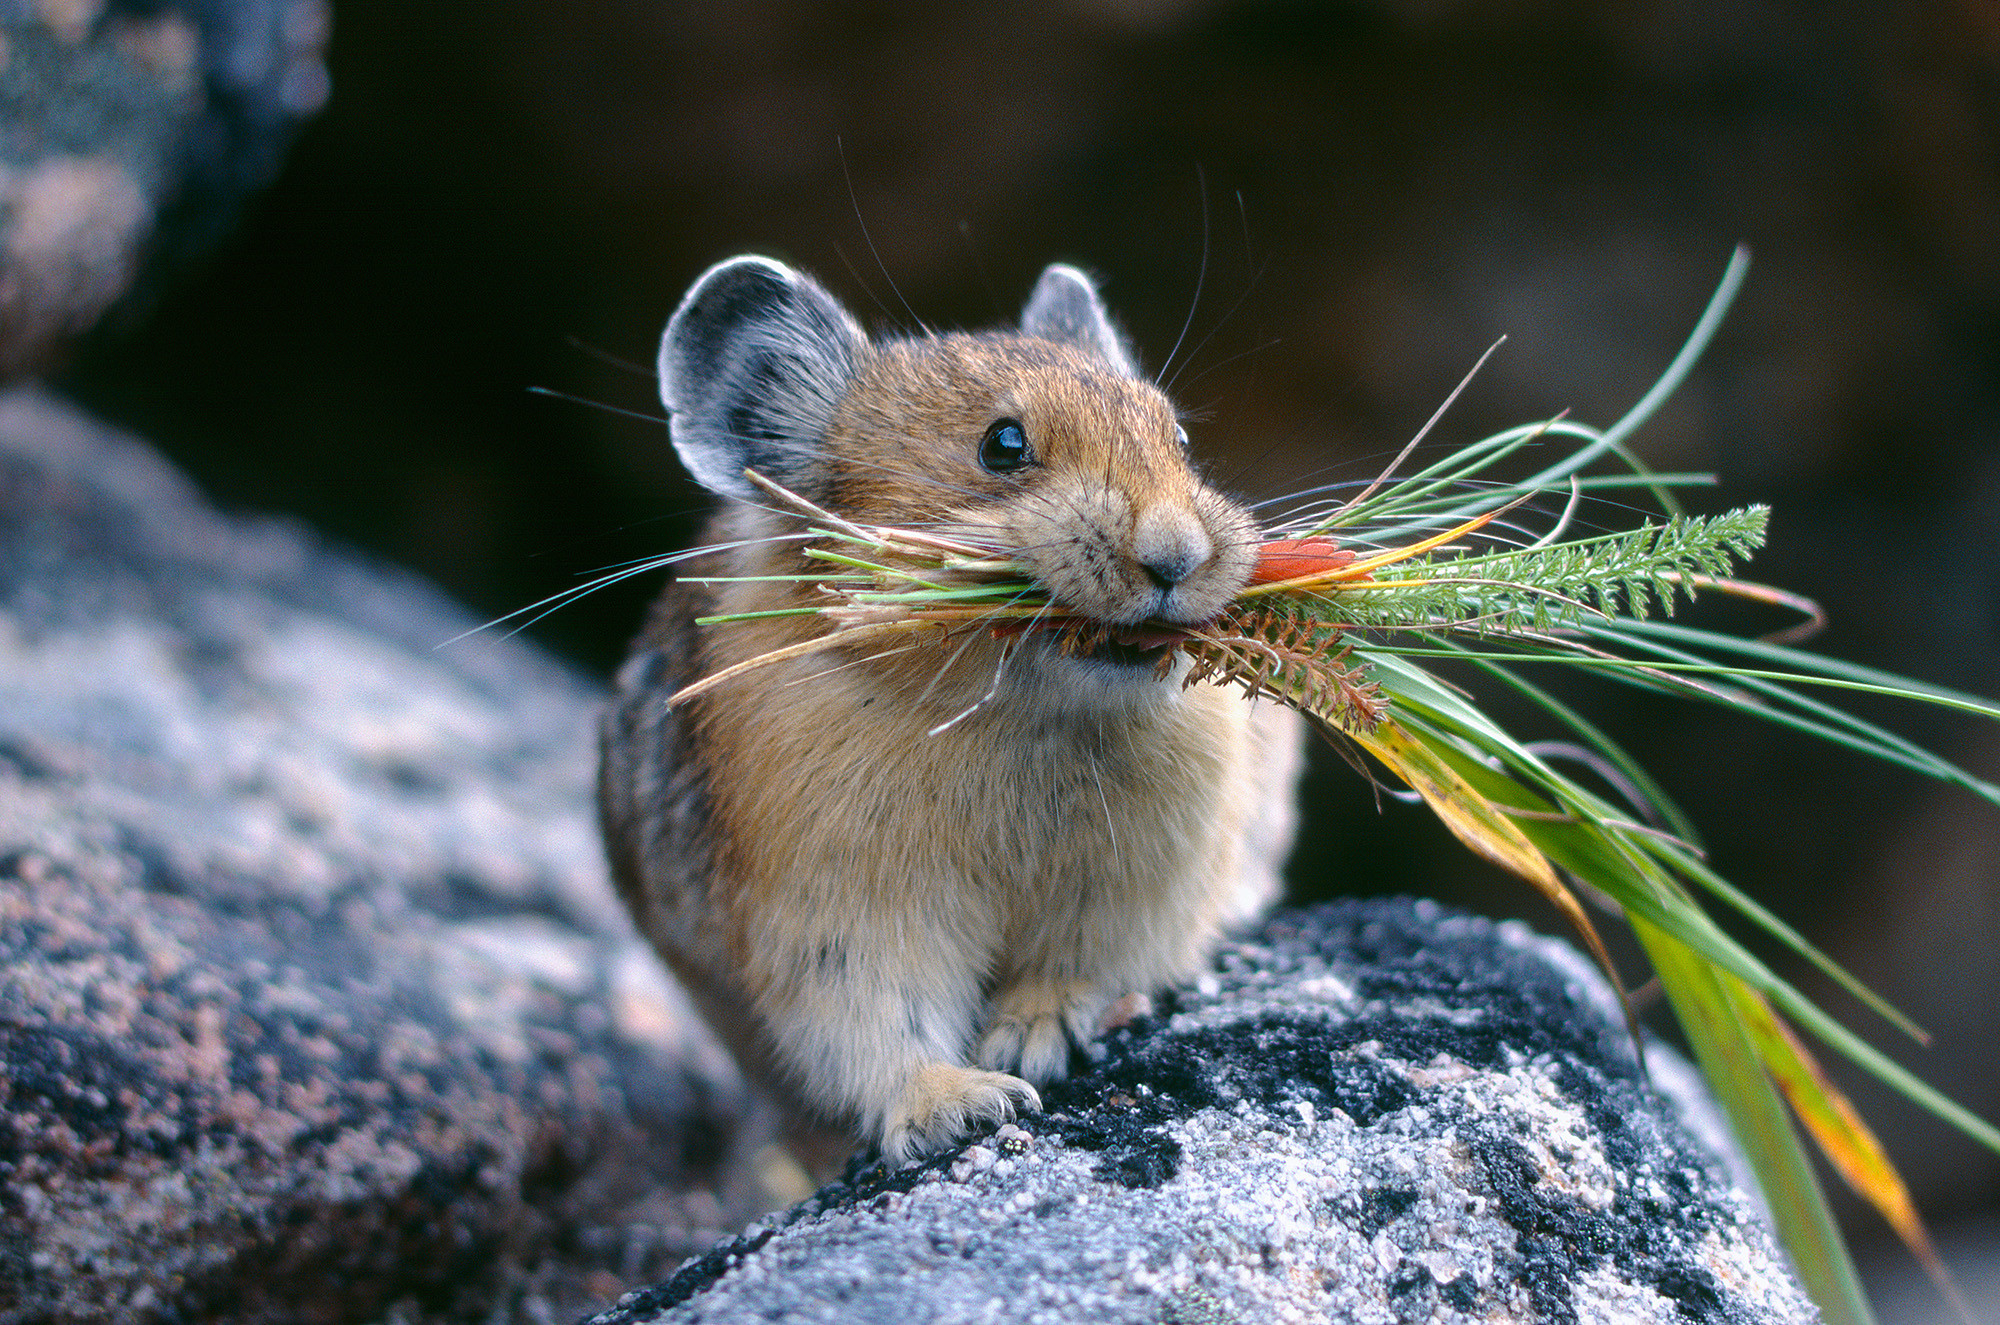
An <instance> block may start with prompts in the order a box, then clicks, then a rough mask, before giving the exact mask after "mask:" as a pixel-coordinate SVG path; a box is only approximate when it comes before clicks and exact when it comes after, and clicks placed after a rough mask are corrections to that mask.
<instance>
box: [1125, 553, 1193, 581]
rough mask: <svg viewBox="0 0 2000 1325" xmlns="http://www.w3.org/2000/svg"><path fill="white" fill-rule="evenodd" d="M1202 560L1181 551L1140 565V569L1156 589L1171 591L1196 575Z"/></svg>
mask: <svg viewBox="0 0 2000 1325" xmlns="http://www.w3.org/2000/svg"><path fill="white" fill-rule="evenodd" d="M1200 565H1201V560H1200V559H1199V558H1197V557H1196V556H1195V555H1194V554H1193V553H1192V552H1188V551H1180V552H1176V553H1173V554H1171V555H1166V556H1158V557H1155V558H1153V559H1152V560H1149V561H1142V562H1140V563H1139V569H1141V570H1143V571H1145V572H1146V578H1147V579H1149V580H1151V581H1152V582H1153V587H1154V588H1156V589H1171V588H1173V587H1174V586H1175V585H1176V584H1179V583H1180V582H1181V581H1182V580H1185V579H1186V578H1187V577H1188V576H1190V575H1192V574H1194V573H1195V569H1196V568H1197V567H1199V566H1200Z"/></svg>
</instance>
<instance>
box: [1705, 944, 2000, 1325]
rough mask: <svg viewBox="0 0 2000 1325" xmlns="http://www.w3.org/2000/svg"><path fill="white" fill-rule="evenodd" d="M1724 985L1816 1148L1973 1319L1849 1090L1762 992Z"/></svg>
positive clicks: (1727, 977)
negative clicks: (1846, 1091)
mask: <svg viewBox="0 0 2000 1325" xmlns="http://www.w3.org/2000/svg"><path fill="white" fill-rule="evenodd" d="M1718 976H1719V978H1720V980H1721V983H1722V986H1723V988H1724V989H1725V990H1727V991H1728V993H1729V995H1730V997H1731V1000H1732V1001H1733V1002H1734V1003H1735V1004H1736V1011H1737V1015H1738V1017H1739V1018H1740V1019H1741V1021H1742V1024H1743V1029H1744V1030H1745V1032H1747V1033H1748V1035H1749V1037H1750V1041H1751V1043H1752V1044H1753V1045H1755V1046H1756V1050H1757V1055H1758V1057H1759V1058H1760V1059H1761V1060H1762V1061H1763V1064H1764V1068H1765V1070H1766V1071H1768V1072H1769V1073H1770V1074H1771V1079H1772V1080H1773V1081H1775V1082H1776V1083H1777V1086H1778V1089H1779V1090H1780V1091H1782V1092H1783V1093H1784V1096H1785V1099H1786V1100H1787V1101H1788V1102H1789V1103H1790V1104H1791V1106H1792V1112H1793V1113H1795V1114H1797V1115H1798V1118H1799V1121H1800V1122H1802V1123H1804V1124H1805V1128H1806V1130H1807V1131H1808V1132H1810V1133H1812V1137H1813V1140H1814V1141H1816V1142H1818V1143H1819V1148H1820V1151H1821V1153H1823V1154H1824V1155H1825V1156H1826V1158H1827V1161H1828V1162H1829V1163H1831V1164H1832V1165H1833V1167H1834V1170H1835V1171H1836V1172H1838V1173H1839V1174H1840V1176H1841V1177H1842V1178H1844V1179H1845V1180H1846V1181H1847V1185H1848V1186H1850V1187H1852V1188H1853V1189H1854V1191H1855V1193H1856V1194H1857V1195H1859V1196H1860V1197H1861V1198H1862V1199H1863V1200H1865V1201H1867V1202H1868V1204H1870V1205H1872V1206H1874V1207H1875V1209H1876V1210H1877V1211H1878V1212H1880V1214H1881V1216H1882V1218H1883V1219H1885V1220H1887V1221H1888V1223H1889V1227H1890V1228H1893V1229H1894V1230H1895V1231H1896V1236H1897V1237H1899V1238H1901V1239H1902V1240H1903V1245H1904V1246H1906V1247H1908V1248H1909V1249H1910V1254H1911V1255H1912V1256H1915V1257H1916V1258H1917V1261H1918V1263H1919V1264H1921V1265H1922V1266H1923V1267H1924V1270H1925V1272H1926V1273H1927V1274H1929V1275H1930V1277H1931V1281H1932V1282H1933V1283H1935V1284H1936V1285H1937V1286H1938V1291H1939V1292H1940V1293H1942V1294H1944V1296H1945V1298H1946V1299H1947V1300H1948V1301H1949V1302H1950V1303H1951V1304H1952V1307H1953V1309H1954V1310H1956V1311H1957V1313H1958V1314H1959V1316H1961V1317H1962V1318H1963V1319H1965V1320H1966V1321H1967V1322H1970V1321H1971V1320H1972V1311H1971V1308H1970V1307H1968V1306H1967V1305H1966V1302H1965V1298H1964V1296H1963V1295H1962V1294H1961V1293H1960V1292H1959V1291H1958V1285H1957V1283H1956V1282H1955V1281H1954V1280H1953V1279H1952V1277H1951V1272H1950V1271H1948V1270H1946V1269H1945V1267H1944V1262H1943V1261H1942V1260H1941V1259H1939V1257H1938V1254H1937V1248H1935V1247H1934V1246H1932V1245H1931V1239H1930V1233H1929V1231H1928V1230H1927V1229H1925V1227H1924V1221H1923V1218H1922V1216H1920V1215H1919V1214H1918V1213H1917V1207H1916V1203H1915V1202H1913V1201H1912V1200H1911V1199H1910V1193H1909V1189H1908V1188H1906V1187H1905V1186H1904V1185H1903V1177H1902V1175H1901V1174H1899V1173H1897V1172H1896V1166H1895V1165H1894V1164H1892V1163H1890V1162H1889V1156H1888V1154H1887V1153H1886V1152H1885V1151H1884V1150H1883V1149H1882V1143H1881V1142H1880V1141H1878V1140H1876V1138H1875V1133H1874V1132H1873V1131H1871V1130H1870V1129H1869V1127H1868V1124H1867V1123H1865V1122H1863V1121H1862V1120H1861V1115H1860V1114H1859V1113H1857V1112H1856V1111H1855V1108H1854V1105H1853V1104H1851V1103H1850V1102H1849V1101H1848V1099H1847V1096H1845V1095H1844V1094H1842V1093H1841V1091H1840V1088H1839V1087H1838V1086H1836V1085H1834V1084H1833V1082H1832V1080H1831V1079H1830V1078H1828V1076H1827V1075H1826V1072H1825V1070H1824V1069H1823V1068H1821V1067H1820V1065H1819V1063H1818V1062H1817V1061H1815V1060H1814V1058H1813V1056H1812V1054H1811V1052H1810V1051H1809V1050H1807V1048H1806V1046H1805V1045H1804V1043H1802V1042H1801V1041H1800V1040H1799V1037H1798V1036H1797V1034H1795V1033H1794V1032H1793V1030H1792V1028H1791V1027H1789V1026H1787V1025H1786V1024H1785V1023H1784V1021H1783V1020H1782V1019H1780V1018H1779V1016H1778V1014H1777V1013H1776V1012H1775V1011H1773V1010H1772V1008H1771V1005H1770V1003H1769V1002H1767V1001H1766V1000H1765V998H1764V996H1763V995H1762V994H1760V993H1758V992H1757V991H1756V990H1755V989H1752V988H1751V987H1750V986H1749V985H1747V984H1745V983H1743V981H1741V980H1739V979H1737V978H1736V977H1735V976H1733V975H1731V974H1729V973H1728V972H1727V971H1722V972H1718Z"/></svg>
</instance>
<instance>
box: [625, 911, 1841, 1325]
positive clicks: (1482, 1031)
mask: <svg viewBox="0 0 2000 1325" xmlns="http://www.w3.org/2000/svg"><path fill="white" fill-rule="evenodd" d="M1651 1066H1652V1070H1653V1074H1654V1080H1655V1082H1656V1083H1660V1084H1662V1085H1673V1086H1675V1087H1677V1088H1678V1089H1677V1090H1676V1092H1675V1094H1676V1095H1677V1096H1678V1097H1681V1098H1682V1099H1683V1100H1684V1102H1683V1103H1682V1104H1681V1105H1679V1106H1676V1105H1673V1104H1670V1103H1668V1101H1667V1100H1666V1099H1665V1098H1663V1097H1662V1096H1661V1095H1660V1094H1657V1093H1655V1090H1654V1089H1652V1088H1649V1087H1648V1086H1647V1085H1645V1084H1644V1083H1643V1082H1642V1080H1641V1078H1640V1076H1639V1073H1638V1071H1637V1069H1636V1066H1635V1064H1634V1061H1633V1057H1632V1053H1631V1050H1630V1047H1629V1041H1628V1040H1627V1039H1626V1038H1625V1033H1624V1031H1623V1029H1622V1024H1621V1022H1620V1020H1619V1017H1618V1012H1617V1008H1616V1005H1615V1003H1613V1002H1612V1001H1611V1000H1610V998H1609V995H1608V992H1607V991H1606V989H1605V987H1604V985H1603V983H1602V982H1601V981H1600V980H1599V979H1598V978H1597V976H1596V973H1595V972H1594V971H1592V970H1591V969H1590V968H1589V967H1588V966H1587V965H1586V964H1585V963H1583V961H1582V960H1581V959H1580V958H1578V957H1577V955H1576V954H1575V952H1574V951H1573V950H1571V949H1570V948H1568V947H1567V946H1565V945H1562V944H1559V943H1554V942H1551V941H1549V940H1546V939H1540V938H1536V937H1534V936H1533V935H1531V934H1529V933H1528V932H1527V931H1526V930H1525V929H1523V928H1521V927H1519V926H1516V925H1494V924H1492V923H1490V922H1488V921H1484V920H1479V919H1474V918H1471V917H1466V916H1462V915H1456V914H1452V913H1447V912H1443V911H1441V910H1440V909H1439V908H1437V907H1435V906H1433V905H1430V904H1428V903H1412V902H1407V901H1386V902H1355V903H1350V904H1344V905H1338V906H1331V907H1326V908H1321V909H1317V910H1314V911H1310V912H1303V913H1291V914H1287V915H1281V916H1279V917H1278V918H1277V919H1275V920H1274V921H1272V922H1271V923H1270V924H1269V925H1268V926H1267V927H1266V928H1265V930H1264V931H1263V932H1262V933H1261V934H1260V935H1258V936H1257V937H1255V938H1253V939H1251V940H1248V941H1245V942H1241V943H1237V944H1234V945H1231V946H1229V947H1228V948H1226V949H1225V950H1224V951H1223V953H1222V955H1221V959H1220V962H1219V964H1218V966H1217V968H1216V973H1215V974H1214V975H1212V976H1210V977H1205V978H1204V979H1203V980H1202V981H1201V982H1200V984H1199V986H1198V987H1197V988H1195V989H1190V990H1184V991H1182V992H1181V994H1180V996H1179V997H1178V998H1177V999H1175V1000H1172V1001H1171V1002H1170V1004H1169V1005H1168V1006H1166V1007H1163V1008H1162V1009H1161V1015H1159V1016H1157V1017H1154V1018H1148V1019H1146V1020H1144V1021H1142V1022H1139V1023H1135V1024H1134V1025H1133V1026H1131V1027H1128V1028H1127V1029H1125V1030H1121V1031H1119V1032H1116V1033H1114V1035H1113V1036H1112V1037H1111V1038H1110V1039H1109V1040H1108V1041H1107V1042H1106V1043H1105V1044H1104V1045H1103V1046H1101V1053H1100V1055H1099V1061H1098V1062H1096V1063H1095V1064H1094V1065H1092V1066H1091V1068H1090V1070H1089V1071H1088V1072H1086V1073H1085V1074H1083V1075H1081V1076H1079V1077H1077V1078H1075V1079H1073V1080H1072V1082H1071V1083H1070V1084H1068V1085H1067V1086H1064V1087H1062V1088H1059V1089H1055V1090H1051V1091H1049V1092H1047V1093H1046V1094H1045V1096H1044V1098H1045V1100H1046V1102H1047V1104H1048V1107H1049V1112H1048V1113H1047V1114H1046V1115H1043V1116H1041V1117H1031V1118H1027V1119H1024V1120H1022V1122H1021V1123H1020V1124H1019V1125H1018V1126H1015V1125H1009V1126H1007V1127H1003V1128H1001V1129H999V1131H998V1133H997V1134H995V1135H992V1136H988V1137H985V1138H982V1139H981V1140H980V1142H979V1143H977V1144H974V1145H971V1146H968V1147H966V1148H964V1149H963V1150H961V1151H959V1152H957V1153H954V1154H950V1155H945V1156H942V1157H939V1158H938V1159H936V1160H934V1161H932V1162H930V1163H928V1164H925V1165H923V1166H921V1167H915V1168H910V1169H905V1170H903V1171H901V1172H896V1173H886V1172H883V1171H882V1170H881V1169H879V1168H877V1169H874V1170H850V1173H849V1176H848V1178H847V1179H846V1180H844V1181H843V1182H840V1183H836V1184H834V1185H833V1186H831V1187H829V1188H828V1189H826V1190H825V1191H823V1192H821V1193H820V1194H819V1195H818V1196H816V1197H815V1198H813V1199H812V1200H811V1201H808V1202H806V1203H805V1204H804V1205H802V1206H800V1207H798V1208H796V1209H794V1210H792V1211H791V1212H789V1213H788V1214H786V1215H784V1216H783V1217H780V1218H776V1219H773V1220H771V1221H770V1222H769V1223H768V1224H767V1225H762V1226H756V1227H753V1228H751V1229H749V1230H747V1231H746V1232H745V1233H744V1234H743V1235H742V1236H741V1237H739V1238H736V1239H734V1240H732V1241H730V1242H727V1243H724V1244H721V1245H719V1246H718V1247H717V1248H716V1249H714V1250H713V1251H711V1252H710V1253H709V1254H708V1255H707V1256H705V1257H702V1258H701V1259H699V1260H696V1261H693V1262H690V1263H689V1264H688V1265H687V1266H685V1267H683V1268H682V1269H681V1271H680V1272H679V1273H678V1274H676V1275H675V1276H674V1278H673V1279H671V1280H669V1281H668V1282H667V1283H665V1284H664V1285H662V1286H660V1287H658V1288H654V1289H649V1290H646V1291H643V1292H638V1293H634V1294H631V1295H629V1296H628V1297H626V1298H625V1299H623V1300H622V1301H621V1302H620V1303H619V1304H618V1305H617V1306H616V1307H615V1308H613V1309H612V1310H610V1311H607V1312H605V1313H603V1314H602V1315H599V1316H597V1317H595V1318H594V1325H642V1323H646V1322H670V1321H671V1322H691V1321H716V1322H724V1321H728V1322H735V1321H745V1322H747V1321H825V1322H836V1321H837V1322H877V1321H894V1322H897V1323H898V1325H914V1323H915V1322H929V1321H937V1322H946V1321H949V1322H976V1321H1006V1322H1010V1323H1011V1322H1021V1323H1024V1325H1025V1323H1027V1322H1051V1323H1059V1325H1077V1323H1078V1322H1083V1321H1090V1322H1134V1323H1135V1325H1136V1323H1138V1322H1145V1323H1146V1325H1194V1323H1195V1322H1203V1323H1204V1325H1207V1323H1214V1325H1220V1323H1221V1322H1237V1321H1257V1322H1264V1321H1273V1322H1276V1321H1298V1322H1308V1321H1311V1322H1318V1321H1329V1320H1331V1321H1339V1322H1343V1325H1376V1323H1378V1322H1379V1323H1380V1325H1399V1323H1401V1322H1417V1321H1423V1322H1436V1323H1437V1325H1460V1323H1461V1322H1464V1323H1466V1325H1469V1323H1470V1322H1475V1321H1477V1322H1488V1323H1491V1322H1501V1321H1517V1322H1551V1323H1554V1322H1560V1323H1563V1325H1569V1323H1571V1322H1576V1323H1579V1325H1590V1323H1592V1322H1602V1323H1605V1325H1610V1323H1612V1322H1616V1323H1617V1325H1640V1323H1642V1322H1660V1323H1661V1325H1665V1323H1666V1322H1675V1323H1676V1325H1725V1322H1727V1323H1729V1325H1740V1323H1747V1322H1803V1321H1812V1320H1816V1319H1817V1315H1816V1313H1815V1312H1814V1311H1813V1309H1812V1308H1811V1307H1810V1305H1808V1304H1807V1303H1806V1301H1805V1300H1804V1298H1803V1297H1802V1296H1801V1294H1800V1291H1799V1289H1798V1288H1797V1286H1796V1285H1795V1283H1794V1282H1793V1280H1792V1278H1791V1276H1790V1273H1789V1270H1788V1269H1787V1267H1786V1266H1785V1263H1784V1262H1783V1260H1782V1259H1781V1258H1780V1256H1779V1255H1778V1253H1777V1252H1776V1251H1775V1250H1774V1249H1773V1246H1772V1243H1771V1240H1770V1237H1769V1235H1768V1233H1767V1231H1766V1229H1765V1227H1764V1225H1763V1224H1762V1222H1761V1220H1760V1217H1759V1215H1758V1214H1757V1212H1756V1211H1755V1210H1754V1209H1753V1207H1752V1206H1751V1203H1750V1202H1749V1201H1748V1199H1747V1198H1745V1197H1744V1196H1743V1195H1742V1194H1741V1192H1740V1191H1739V1190H1738V1189H1736V1188H1734V1187H1732V1186H1731V1185H1730V1184H1729V1182H1727V1181H1726V1180H1725V1178H1724V1177H1723V1171H1722V1169H1721V1168H1720V1167H1719V1165H1718V1162H1717V1160H1716V1159H1715V1158H1714V1154H1713V1151H1712V1150H1711V1149H1709V1148H1708V1147H1706V1146H1704V1145H1703V1144H1701V1143H1699V1142H1697V1141H1696V1140H1695V1139H1694V1137H1693V1135H1692V1134H1691V1132H1690V1130H1689V1126H1688V1122H1689V1121H1691V1122H1692V1123H1693V1124H1694V1125H1695V1126H1696V1127H1698V1128H1701V1129H1710V1128H1712V1123H1710V1122H1709V1121H1708V1119H1707V1118H1706V1117H1705V1116H1704V1109H1703V1105H1702V1103H1701V1100H1700V1096H1699V1091H1698V1089H1694V1088H1693V1087H1692V1083H1691V1081H1690V1075H1691V1074H1690V1073H1689V1070H1688V1069H1687V1067H1686V1066H1685V1065H1684V1064H1683V1063H1681V1062H1680V1061H1679V1060H1677V1059H1674V1058H1673V1057H1672V1056H1671V1055H1668V1054H1666V1053H1663V1052H1658V1051H1655V1052H1654V1053H1653V1055H1652V1063H1651ZM1683 1114H1685V1115H1686V1116H1687V1121H1684V1120H1683Z"/></svg>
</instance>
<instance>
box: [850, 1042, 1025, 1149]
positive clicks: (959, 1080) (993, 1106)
mask: <svg viewBox="0 0 2000 1325" xmlns="http://www.w3.org/2000/svg"><path fill="white" fill-rule="evenodd" d="M1041 1109H1042V1097H1041V1096H1040V1095H1037V1094H1036V1093H1035V1088H1034V1087H1033V1086H1031V1085H1029V1084H1028V1083H1027V1082H1025V1081H1023V1080H1021V1078H1019V1077H1014V1076H1008V1075H1007V1074H1006V1073H1004V1072H982V1071H980V1070H979V1069H978V1068H974V1067H957V1066H955V1065H953V1064H950V1063H926V1064H924V1066H922V1067H920V1068H918V1069H917V1070H916V1071H915V1072H914V1073H912V1074H911V1076H910V1081H909V1084H908V1085H906V1086H905V1087H904V1088H903V1097H902V1099H901V1100H899V1101H898V1102H897V1104H896V1107H895V1109H894V1110H893V1111H892V1112H891V1113H890V1115H889V1117H888V1119H887V1120H886V1121H885V1122H884V1123H883V1126H882V1154H883V1155H884V1157H886V1158H887V1159H888V1161H889V1162H890V1163H891V1164H901V1163H902V1162H903V1161H904V1160H907V1159H909V1158H911V1157H913V1156H915V1155H919V1154H923V1153H925V1152H927V1151H932V1150H939V1149H942V1148H943V1147H944V1146H946V1145H948V1144H949V1143H951V1142H953V1141H956V1140H958V1139H960V1138H961V1137H963V1136H964V1135H965V1134H966V1133H967V1132H969V1131H971V1130H972V1129H973V1128H975V1127H979V1126H982V1125H984V1124H987V1123H997V1122H1002V1121H1004V1120H1006V1119H1008V1118H1013V1117H1016V1116H1018V1115H1019V1114H1021V1113H1023V1112H1028V1113H1040V1112H1041Z"/></svg>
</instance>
